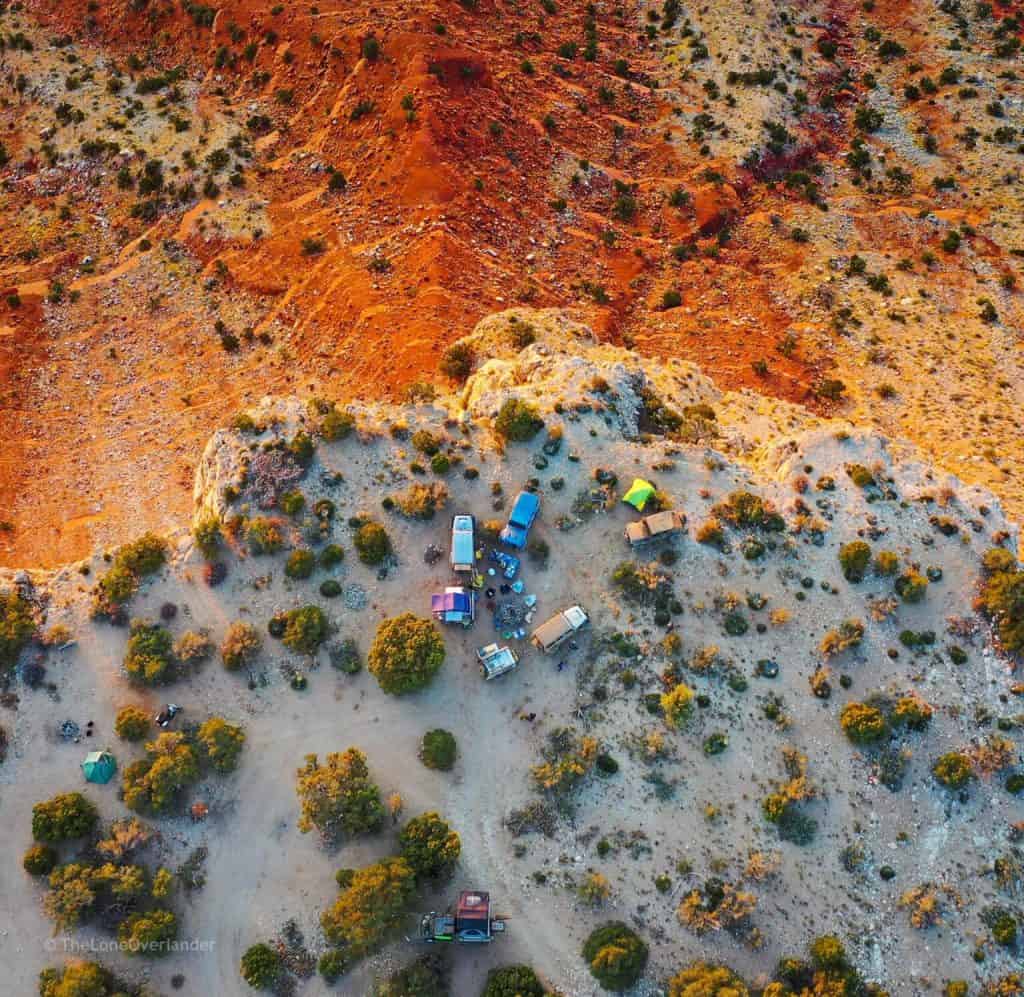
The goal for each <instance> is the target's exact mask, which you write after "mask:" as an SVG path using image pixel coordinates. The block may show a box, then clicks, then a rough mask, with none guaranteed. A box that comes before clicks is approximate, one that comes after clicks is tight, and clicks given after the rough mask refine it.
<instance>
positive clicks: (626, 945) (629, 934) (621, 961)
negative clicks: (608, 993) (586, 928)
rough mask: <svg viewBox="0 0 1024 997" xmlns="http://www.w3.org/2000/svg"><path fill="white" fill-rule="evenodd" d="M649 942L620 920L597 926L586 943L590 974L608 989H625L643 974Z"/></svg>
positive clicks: (585, 954) (584, 945) (585, 957)
mask: <svg viewBox="0 0 1024 997" xmlns="http://www.w3.org/2000/svg"><path fill="white" fill-rule="evenodd" d="M647 954H648V953H647V945H646V944H645V943H644V941H643V940H642V939H641V938H640V936H639V935H638V934H637V933H636V932H635V931H633V930H632V929H631V928H629V927H627V926H626V925H625V924H623V923H622V922H621V921H610V922H609V923H608V924H603V925H601V926H600V927H598V928H595V929H594V930H593V931H592V932H591V933H590V935H589V937H588V938H587V940H586V941H585V942H584V943H583V958H584V959H585V960H586V962H587V964H588V965H589V966H590V974H591V976H593V977H594V979H595V980H597V982H598V983H600V984H601V986H602V987H604V988H605V989H606V990H626V989H628V988H629V987H631V986H632V985H633V984H634V983H636V981H637V980H639V979H640V976H641V975H642V974H643V971H644V967H645V966H646V965H647Z"/></svg>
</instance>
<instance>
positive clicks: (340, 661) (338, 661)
mask: <svg viewBox="0 0 1024 997" xmlns="http://www.w3.org/2000/svg"><path fill="white" fill-rule="evenodd" d="M331 664H332V665H333V666H334V667H335V668H337V669H338V670H339V671H342V672H344V673H345V674H346V675H358V674H359V672H361V671H362V670H363V656H362V654H360V653H359V645H358V644H357V643H356V641H355V640H354V639H353V638H352V637H346V638H345V639H344V640H342V641H340V642H339V643H338V644H337V645H336V646H334V647H332V648H331Z"/></svg>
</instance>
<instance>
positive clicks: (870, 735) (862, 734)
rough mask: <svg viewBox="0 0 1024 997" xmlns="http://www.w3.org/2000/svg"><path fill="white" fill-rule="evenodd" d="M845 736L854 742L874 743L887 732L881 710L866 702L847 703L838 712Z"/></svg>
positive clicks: (887, 726) (887, 727)
mask: <svg viewBox="0 0 1024 997" xmlns="http://www.w3.org/2000/svg"><path fill="white" fill-rule="evenodd" d="M839 723H840V725H841V726H842V728H843V732H844V733H845V734H846V736H847V737H848V738H849V739H850V740H851V741H853V742H854V743H856V744H874V743H875V742H876V741H880V740H881V739H882V738H883V737H885V735H886V734H888V732H889V725H888V723H887V722H886V719H885V716H884V715H883V714H882V712H881V710H878V709H876V708H875V707H874V706H869V705H868V704H867V703H847V704H846V705H845V706H844V707H843V709H842V711H841V712H840V714H839Z"/></svg>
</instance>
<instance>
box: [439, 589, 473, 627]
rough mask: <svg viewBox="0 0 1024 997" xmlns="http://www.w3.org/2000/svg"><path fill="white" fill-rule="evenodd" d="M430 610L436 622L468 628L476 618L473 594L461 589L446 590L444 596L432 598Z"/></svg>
mask: <svg viewBox="0 0 1024 997" xmlns="http://www.w3.org/2000/svg"><path fill="white" fill-rule="evenodd" d="M430 609H431V612H432V613H433V616H434V619H435V620H440V621H441V622H442V623H461V624H462V625H463V626H464V627H468V626H469V625H470V624H471V623H472V622H473V616H474V612H473V610H474V605H473V593H472V591H470V590H469V589H464V588H461V587H449V588H446V589H445V590H444V593H443V594H442V595H432V596H431V597H430Z"/></svg>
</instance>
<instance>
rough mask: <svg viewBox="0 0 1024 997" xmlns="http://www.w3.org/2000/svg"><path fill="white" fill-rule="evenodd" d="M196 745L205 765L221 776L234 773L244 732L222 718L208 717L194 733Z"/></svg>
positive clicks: (243, 740) (243, 741) (242, 743)
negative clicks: (204, 760)
mask: <svg viewBox="0 0 1024 997" xmlns="http://www.w3.org/2000/svg"><path fill="white" fill-rule="evenodd" d="M196 743H197V744H198V746H199V750H200V751H201V752H202V754H203V757H204V758H205V759H206V762H207V764H208V765H209V766H210V767H211V768H212V769H214V770H215V771H216V772H220V773H221V774H222V775H224V774H226V773H228V772H234V770H235V769H236V768H237V767H238V759H239V757H240V755H241V754H242V747H243V745H244V744H245V731H244V730H242V728H241V727H239V726H238V725H237V724H229V723H228V722H227V721H226V720H225V719H224V718H223V717H210V719H209V720H207V721H206V722H205V723H203V724H202V725H201V726H200V727H199V730H198V731H196Z"/></svg>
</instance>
